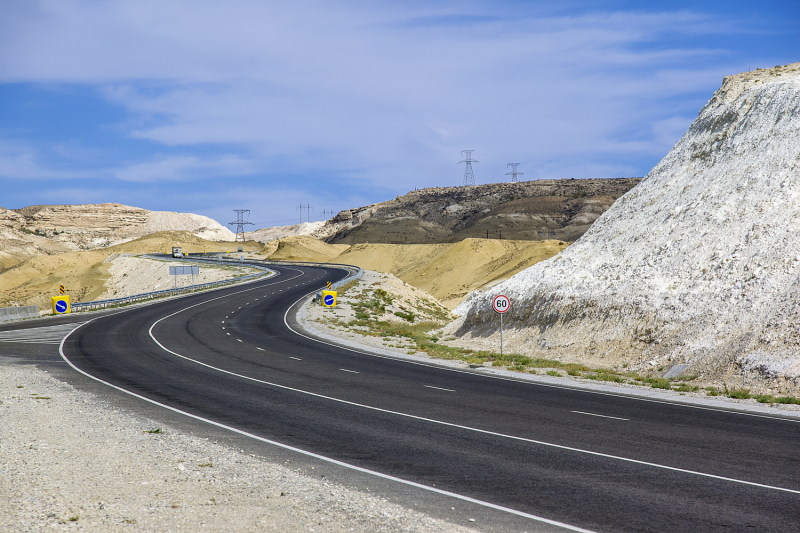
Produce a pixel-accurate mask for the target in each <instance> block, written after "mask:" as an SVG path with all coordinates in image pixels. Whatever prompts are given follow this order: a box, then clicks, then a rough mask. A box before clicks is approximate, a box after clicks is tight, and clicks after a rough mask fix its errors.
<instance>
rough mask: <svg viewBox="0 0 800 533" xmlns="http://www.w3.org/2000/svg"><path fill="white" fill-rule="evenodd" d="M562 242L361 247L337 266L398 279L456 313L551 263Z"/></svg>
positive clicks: (339, 259)
mask: <svg viewBox="0 0 800 533" xmlns="http://www.w3.org/2000/svg"><path fill="white" fill-rule="evenodd" d="M566 247H567V243H565V242H563V241H552V240H551V241H512V240H506V239H503V240H499V239H465V240H463V241H461V242H457V243H447V244H356V245H353V247H352V248H350V249H348V250H347V251H346V252H344V253H343V254H341V255H340V256H338V257H337V258H336V261H337V262H340V263H346V264H350V265H357V266H360V267H361V268H364V269H368V270H377V271H379V272H387V273H390V274H394V275H395V276H397V277H398V278H400V279H402V280H403V281H405V282H406V283H408V284H409V285H413V286H414V287H417V288H420V289H422V290H424V291H426V292H427V293H429V294H430V295H432V296H434V297H435V298H436V299H437V300H439V301H440V302H442V304H444V305H445V306H446V307H448V308H450V309H452V308H454V307H455V306H456V305H457V304H458V303H460V302H461V300H463V299H464V297H465V296H466V295H467V294H468V293H469V292H471V291H474V290H476V289H480V288H484V287H487V286H491V285H492V284H495V283H497V282H498V281H500V280H503V279H506V278H509V277H511V276H512V275H514V274H516V273H517V272H520V271H521V270H523V269H525V268H527V267H529V266H531V265H534V264H536V263H538V262H539V261H542V260H544V259H549V258H550V257H553V256H554V255H556V254H558V253H559V252H561V250H563V249H564V248H566Z"/></svg>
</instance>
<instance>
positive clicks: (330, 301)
mask: <svg viewBox="0 0 800 533" xmlns="http://www.w3.org/2000/svg"><path fill="white" fill-rule="evenodd" d="M325 305H328V306H331V305H333V295H332V294H326V295H325Z"/></svg>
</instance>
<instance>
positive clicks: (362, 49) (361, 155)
mask: <svg viewBox="0 0 800 533" xmlns="http://www.w3.org/2000/svg"><path fill="white" fill-rule="evenodd" d="M6 7H7V8H8V9H7V11H6V13H5V15H4V16H3V17H2V18H0V81H4V82H42V83H44V82H47V83H50V82H56V83H78V84H88V85H92V86H97V87H101V88H102V94H103V95H104V96H105V98H107V99H108V100H110V101H112V102H114V103H117V104H119V105H121V106H123V107H124V108H125V109H127V110H128V111H129V112H130V115H131V119H130V121H129V122H128V123H126V124H124V127H125V128H127V131H128V133H129V135H130V136H131V137H132V138H135V139H139V140H147V141H153V142H154V143H155V144H156V145H160V146H161V147H163V149H160V150H155V151H154V152H153V153H150V154H146V155H144V156H141V155H140V156H137V157H139V159H137V160H134V161H132V162H130V163H125V164H123V163H120V164H118V165H116V168H115V169H111V170H109V171H108V173H109V174H110V175H113V176H115V177H116V178H117V179H120V180H125V181H137V182H152V181H157V180H190V179H193V178H198V177H208V176H213V175H219V176H235V175H248V174H259V175H265V176H268V177H269V176H282V175H285V174H286V173H287V172H289V171H291V172H294V173H306V174H307V175H309V176H314V175H317V174H321V173H325V174H326V175H329V174H331V173H333V174H338V175H347V176H349V177H350V178H352V179H354V180H358V181H360V182H361V183H365V184H369V185H371V186H375V187H386V188H391V189H403V188H413V187H414V186H426V185H446V184H453V181H455V182H456V183H458V179H459V174H460V172H461V169H460V168H459V167H457V166H456V165H455V163H456V161H458V158H459V155H460V150H461V149H464V148H475V149H476V150H477V151H476V154H475V155H476V157H477V158H478V159H479V160H481V159H483V160H486V159H487V158H489V159H493V160H494V161H496V164H495V167H496V168H493V169H492V170H491V172H489V171H487V173H486V176H493V175H495V174H498V175H500V176H502V173H499V170H501V169H502V168H503V165H504V164H505V162H506V161H511V160H514V161H528V162H529V163H528V168H529V172H528V173H526V176H528V177H534V176H536V177H575V176H588V175H593V176H597V175H599V174H597V173H599V172H608V173H609V175H618V174H621V173H625V174H631V173H633V174H636V173H639V174H643V173H644V172H646V171H647V170H648V169H647V168H641V166H637V165H638V163H636V162H635V161H638V160H640V159H641V158H646V159H647V158H649V159H652V160H653V162H655V160H657V158H658V157H659V156H660V155H662V154H663V153H665V152H666V149H667V148H668V147H669V146H671V144H672V143H674V142H675V141H676V140H677V137H678V136H679V135H680V133H681V131H679V130H680V125H681V121H682V120H683V119H680V118H675V117H676V116H684V115H686V116H688V114H689V112H690V110H688V109H678V110H676V109H673V108H671V107H672V104H670V105H665V104H664V101H665V100H666V99H674V97H676V96H681V95H683V96H686V95H689V96H691V100H690V102H691V105H693V106H694V105H697V104H701V103H702V100H703V98H708V97H710V95H711V91H712V90H713V89H714V88H715V87H716V86H718V85H719V83H720V81H721V78H722V76H723V75H725V74H730V73H731V69H732V68H733V67H732V66H731V65H732V64H733V61H735V58H728V57H727V56H726V54H727V52H726V51H725V50H722V49H718V48H717V47H716V46H708V45H707V43H706V44H705V45H701V44H693V45H686V44H680V43H681V40H680V39H674V38H673V39H670V36H672V37H674V36H686V37H691V36H701V35H723V34H731V33H732V32H741V31H745V30H744V29H743V27H740V26H738V25H737V24H736V23H735V22H732V21H730V20H725V19H724V18H721V17H716V16H709V15H704V14H700V13H696V12H689V11H678V12H644V11H639V12H621V11H620V12H605V13H604V12H585V13H582V14H578V15H575V16H563V15H561V14H558V13H555V14H554V12H553V11H552V8H550V7H549V6H547V5H545V4H541V5H539V6H533V7H531V6H528V5H523V6H522V7H519V6H517V5H513V4H508V5H505V4H488V3H487V4H478V3H472V4H466V5H465V4H455V3H446V4H437V5H434V6H433V7H430V6H429V5H427V4H422V3H418V4H374V3H364V2H338V3H330V2H308V1H306V2H284V3H277V2H276V3H266V2H258V1H254V0H253V1H237V2H226V3H224V4H222V3H214V2H195V1H192V2H189V1H185V0H182V1H172V2H168V1H163V0H159V1H156V0H147V1H141V2H135V3H122V2H119V3H96V2H86V1H80V0H59V1H54V0H53V1H40V2H36V3H34V2H24V3H14V4H11V5H10V6H6ZM547 9H551V12H549V13H548V12H547V11H546V10H547ZM692 42H694V41H692ZM704 42H705V41H704ZM665 43H666V44H665ZM676 43H679V44H676ZM698 94H702V95H705V96H702V97H700V98H699V99H698V97H697V95H698ZM692 111H696V109H694V110H692ZM209 146H213V147H214V151H213V153H225V152H228V151H230V152H232V153H236V154H242V155H227V156H213V157H212V156H209V155H207V149H208V147H209ZM228 147H231V148H232V149H231V150H227V148H228ZM170 150H174V151H180V152H181V154H175V153H171V152H170ZM0 165H4V166H0V170H2V169H3V168H9V169H11V170H14V169H18V171H19V172H28V173H29V174H31V175H34V174H36V172H41V169H38V170H37V168H36V165H35V158H34V157H33V156H31V155H30V154H28V155H26V154H24V153H20V154H17V155H16V156H13V157H10V159H7V160H0ZM26 165H27V166H26ZM477 172H478V170H477V169H476V173H477ZM421 182H422V183H421ZM272 186H273V187H274V186H276V185H274V184H273V185H272Z"/></svg>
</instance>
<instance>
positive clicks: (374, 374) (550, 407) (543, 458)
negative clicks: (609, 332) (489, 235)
mask: <svg viewBox="0 0 800 533" xmlns="http://www.w3.org/2000/svg"><path fill="white" fill-rule="evenodd" d="M276 270H278V271H279V273H280V275H279V276H278V277H276V278H273V279H269V280H265V281H260V282H257V283H252V284H248V285H242V286H238V287H231V288H226V289H223V290H218V291H213V292H208V293H201V294H197V295H194V296H190V297H185V298H180V299H176V300H169V301H165V302H163V303H158V304H154V305H149V306H144V307H139V308H134V309H130V310H127V311H124V312H109V313H106V314H105V315H103V316H97V315H95V316H97V318H95V319H93V320H91V321H90V322H88V323H85V324H83V325H81V326H80V327H79V328H78V329H77V330H75V331H74V332H73V333H72V334H70V335H69V336H68V337H67V339H66V340H65V341H64V343H63V345H62V348H61V349H62V352H63V355H64V357H65V358H66V359H67V360H68V361H69V362H70V363H71V364H72V365H74V366H75V367H76V368H77V369H80V370H81V371H82V372H85V373H86V374H89V375H91V376H94V377H96V378H98V379H100V380H103V381H105V382H107V383H109V384H111V385H114V386H116V387H119V388H121V389H124V390H126V391H130V392H133V393H135V394H137V395H139V396H141V397H143V398H147V399H149V400H151V401H154V402H158V403H160V404H163V405H166V406H169V407H171V408H174V409H177V410H180V411H181V412H184V413H188V414H190V415H193V416H195V417H198V418H202V419H204V420H209V421H212V422H215V423H217V424H222V425H225V426H228V427H231V428H235V429H236V430H239V431H240V432H245V433H247V434H248V435H252V436H254V437H258V438H261V439H263V440H262V441H261V442H264V441H272V442H276V443H280V444H282V445H284V446H290V447H293V448H296V449H298V450H303V451H305V452H311V453H314V454H318V455H320V456H323V457H325V458H329V459H333V460H336V461H340V462H342V463H346V464H347V465H352V466H354V467H359V468H362V469H366V470H369V471H372V472H377V473H380V474H383V475H387V476H392V477H395V478H399V479H401V480H404V481H407V482H412V483H416V484H419V485H421V486H423V487H422V488H423V489H424V490H427V489H425V487H430V488H431V489H435V490H440V491H447V492H451V493H454V494H457V495H460V496H462V497H467V498H471V499H474V500H477V501H479V502H486V503H487V504H490V505H493V506H495V511H497V508H503V509H508V510H509V511H507V512H509V513H511V512H516V513H517V519H520V514H522V515H526V516H527V515H529V516H530V517H529V518H526V517H525V516H523V517H522V518H521V520H522V521H521V522H520V521H519V520H518V521H517V522H515V523H516V524H521V525H520V527H524V528H525V529H524V530H527V531H534V530H537V528H546V529H548V530H551V529H553V524H552V523H551V524H549V525H548V524H547V523H544V522H542V521H541V520H537V519H536V518H534V517H540V518H543V519H546V520H550V521H554V522H558V523H563V524H568V525H570V526H574V527H576V528H585V529H588V530H594V531H753V530H758V531H774V532H778V531H792V532H797V531H800V446H798V443H800V423H798V422H796V421H793V420H785V419H781V418H780V417H777V416H776V417H764V416H757V415H750V414H742V413H734V412H727V411H724V410H709V409H702V408H695V407H690V406H686V405H674V404H669V403H657V402H649V401H646V400H642V399H637V398H632V397H626V396H624V395H613V394H602V393H592V392H587V391H579V390H573V389H569V388H563V387H553V386H546V385H539V384H533V383H529V382H521V381H515V380H509V379H500V378H496V377H490V376H485V375H481V373H480V371H474V372H470V371H457V370H452V369H446V368H442V367H438V366H437V365H435V364H431V365H426V364H415V363H411V362H405V361H400V360H395V359H392V358H386V357H380V356H375V355H370V354H366V353H362V352H359V351H353V350H348V349H346V348H343V347H337V346H333V345H330V344H327V343H323V342H319V341H317V340H314V339H311V338H308V337H305V336H301V335H298V334H296V333H295V332H294V330H295V329H297V327H296V324H294V322H293V315H292V312H291V310H290V308H291V307H292V305H293V304H295V302H297V301H298V299H300V298H301V297H302V296H304V295H306V294H308V293H309V292H311V291H312V290H315V289H319V288H321V287H322V286H323V285H324V282H325V281H335V280H338V279H341V278H342V277H344V276H345V274H346V273H345V271H344V270H342V269H337V268H322V267H296V266H292V267H289V266H286V267H279V268H276ZM287 310H290V311H289V312H287ZM59 320H61V321H62V322H69V321H70V320H72V321H74V320H77V317H73V318H71V319H66V318H65V319H59ZM83 320H86V319H85V318H83ZM2 329H8V328H7V327H5V328H2ZM263 445H264V446H270V444H263ZM500 512H506V511H502V510H501V511H500ZM526 521H527V522H526ZM525 524H528V525H527V526H526V525H525ZM555 529H558V528H555Z"/></svg>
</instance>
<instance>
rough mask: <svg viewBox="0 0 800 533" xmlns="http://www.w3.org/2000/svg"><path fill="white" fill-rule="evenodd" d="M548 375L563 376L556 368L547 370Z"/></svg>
mask: <svg viewBox="0 0 800 533" xmlns="http://www.w3.org/2000/svg"><path fill="white" fill-rule="evenodd" d="M547 375H548V376H556V377H560V376H561V373H560V372H556V371H555V370H548V371H547Z"/></svg>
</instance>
